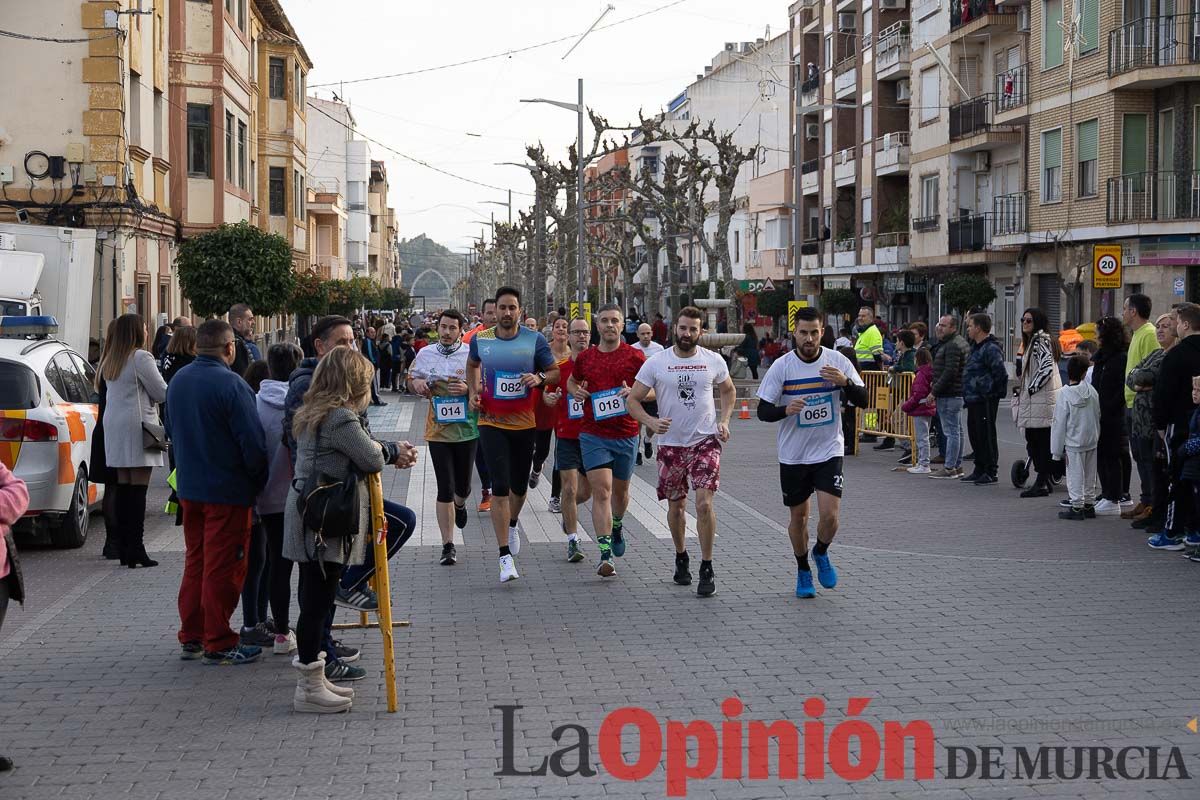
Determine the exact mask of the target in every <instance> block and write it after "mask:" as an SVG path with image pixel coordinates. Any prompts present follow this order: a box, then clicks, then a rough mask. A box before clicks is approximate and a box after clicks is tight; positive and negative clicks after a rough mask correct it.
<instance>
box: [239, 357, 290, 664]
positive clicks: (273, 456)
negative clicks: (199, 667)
mask: <svg viewBox="0 0 1200 800" xmlns="http://www.w3.org/2000/svg"><path fill="white" fill-rule="evenodd" d="M303 357H304V353H303V352H301V350H300V348H299V347H297V346H296V345H294V344H283V343H280V344H273V345H271V348H270V349H269V350H268V351H267V369H268V371H269V373H270V376H271V377H270V378H268V379H266V380H264V381H263V382H262V385H261V386H260V387H259V389H258V397H257V399H256V404H257V409H258V419H259V421H260V422H261V423H262V426H263V432H264V433H265V434H266V440H267V463H268V464H269V465H270V467H269V472H268V473H267V485H266V486H265V487H263V490H262V493H261V494H259V496H258V501H257V503H256V506H255V508H256V510H257V512H258V516H259V519H260V521H261V524H262V526H263V530H264V532H265V533H266V543H267V559H266V561H267V568H266V570H265V571H264V573H263V574H261V575H260V576H259V580H260V581H261V580H265V581H266V583H267V587H268V591H267V596H268V598H269V600H270V604H271V618H272V620H273V622H274V625H273V631H271V632H269V634H270V636H271V637H272V641H271V645H272V646H273V648H274V652H275V654H276V655H282V656H286V655H287V654H288V653H290V652H291V651H293V650H295V649H296V634H295V633H293V632H292V629H291V627H290V626H289V624H288V623H289V619H288V610H289V608H290V607H291V602H292V562H291V561H289V560H287V559H286V558H284V557H283V507H284V503H286V502H287V495H288V488H289V486H290V480H291V475H292V468H291V462H290V460H289V457H288V449H287V446H286V445H285V444H284V443H283V416H284V401H285V400H286V399H287V393H288V376H290V375H291V374H292V372H294V371H295V369H296V366H297V365H298V364H299V363H300V361H301V359H303ZM247 581H249V578H247Z"/></svg>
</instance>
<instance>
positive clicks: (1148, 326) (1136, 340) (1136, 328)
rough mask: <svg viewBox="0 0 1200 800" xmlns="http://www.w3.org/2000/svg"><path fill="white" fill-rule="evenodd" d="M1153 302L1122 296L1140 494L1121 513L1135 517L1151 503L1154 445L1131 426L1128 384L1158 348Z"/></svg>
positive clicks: (1127, 425) (1134, 395)
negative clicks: (1132, 505) (1123, 300)
mask: <svg viewBox="0 0 1200 800" xmlns="http://www.w3.org/2000/svg"><path fill="white" fill-rule="evenodd" d="M1151 308H1152V305H1151V303H1150V298H1149V297H1147V296H1146V295H1144V294H1131V295H1129V297H1126V298H1125V306H1124V308H1123V310H1122V314H1121V318H1122V322H1124V323H1125V326H1126V327H1127V328H1128V329H1129V331H1130V334H1131V335H1130V338H1129V353H1128V355H1127V356H1126V358H1125V433H1126V434H1127V435H1128V436H1129V446H1130V448H1131V449H1132V451H1133V463H1134V464H1135V465H1136V466H1137V473H1138V483H1139V484H1141V495H1140V496H1139V497H1138V504H1137V505H1136V506H1134V507H1133V508H1131V509H1128V510H1127V511H1123V512H1122V513H1121V516H1122V517H1123V518H1124V519H1134V518H1136V517H1140V516H1144V515H1146V514H1147V513H1148V512H1149V509H1150V507H1151V506H1152V504H1153V503H1154V445H1155V438H1156V437H1154V436H1153V435H1151V436H1149V437H1147V436H1141V435H1139V434H1138V433H1137V432H1135V431H1134V429H1133V405H1134V401H1135V399H1136V398H1137V393H1136V392H1135V391H1134V390H1133V389H1131V388H1130V387H1129V375H1130V373H1132V372H1133V371H1134V370H1135V369H1137V368H1138V366H1139V365H1140V364H1141V363H1142V361H1144V360H1145V358H1146V356H1148V355H1150V354H1151V353H1153V352H1154V351H1156V350H1158V349H1159V344H1158V338H1157V336H1156V332H1155V326H1154V323H1153V322H1151V321H1150V313H1151Z"/></svg>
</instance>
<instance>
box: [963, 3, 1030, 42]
mask: <svg viewBox="0 0 1200 800" xmlns="http://www.w3.org/2000/svg"><path fill="white" fill-rule="evenodd" d="M1003 29H1007V30H1010V31H1016V29H1017V13H1016V9H1014V8H1009V7H1008V6H997V5H996V0H954V2H952V3H950V39H951V41H954V40H955V39H959V38H962V37H963V36H966V35H968V34H982V33H989V34H997V33H1002V32H1003Z"/></svg>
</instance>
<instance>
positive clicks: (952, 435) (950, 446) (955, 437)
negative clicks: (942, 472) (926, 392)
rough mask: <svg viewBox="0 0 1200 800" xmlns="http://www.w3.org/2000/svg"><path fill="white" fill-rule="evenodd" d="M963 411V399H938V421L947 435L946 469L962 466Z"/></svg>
mask: <svg viewBox="0 0 1200 800" xmlns="http://www.w3.org/2000/svg"><path fill="white" fill-rule="evenodd" d="M962 409H963V399H962V398H961V397H939V398H938V399H937V413H938V420H940V421H941V423H942V432H943V433H944V434H945V435H946V463H945V465H944V466H945V468H946V469H958V468H959V467H961V466H962V419H961V415H962Z"/></svg>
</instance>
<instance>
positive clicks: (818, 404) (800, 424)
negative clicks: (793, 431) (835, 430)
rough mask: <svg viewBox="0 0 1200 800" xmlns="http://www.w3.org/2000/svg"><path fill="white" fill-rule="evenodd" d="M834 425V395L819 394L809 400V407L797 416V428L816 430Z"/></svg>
mask: <svg viewBox="0 0 1200 800" xmlns="http://www.w3.org/2000/svg"><path fill="white" fill-rule="evenodd" d="M832 424H833V395H831V394H818V395H813V396H811V397H808V398H807V405H805V406H804V408H802V409H800V413H799V414H797V415H796V427H797V428H816V427H819V426H822V425H832Z"/></svg>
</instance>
